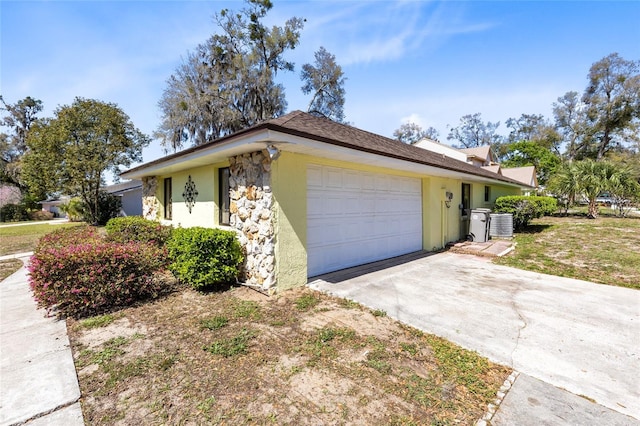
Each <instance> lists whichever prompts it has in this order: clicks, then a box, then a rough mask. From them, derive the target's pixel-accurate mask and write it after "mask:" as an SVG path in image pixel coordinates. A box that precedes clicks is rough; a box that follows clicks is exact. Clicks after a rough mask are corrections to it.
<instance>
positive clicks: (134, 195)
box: [103, 180, 142, 216]
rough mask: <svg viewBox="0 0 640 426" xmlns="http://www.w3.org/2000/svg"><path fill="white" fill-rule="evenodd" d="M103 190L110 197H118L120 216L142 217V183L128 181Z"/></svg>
mask: <svg viewBox="0 0 640 426" xmlns="http://www.w3.org/2000/svg"><path fill="white" fill-rule="evenodd" d="M103 189H104V190H105V191H107V192H108V193H109V194H111V195H115V196H117V197H120V199H121V201H122V209H121V210H120V216H142V181H140V180H130V181H127V182H120V183H115V184H113V185H108V186H105V187H104V188H103Z"/></svg>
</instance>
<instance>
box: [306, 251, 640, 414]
mask: <svg viewBox="0 0 640 426" xmlns="http://www.w3.org/2000/svg"><path fill="white" fill-rule="evenodd" d="M309 286H310V287H312V288H315V289H318V290H320V291H325V292H328V293H331V294H334V295H336V296H339V297H344V298H348V299H352V300H355V301H357V302H360V303H362V304H363V305H365V306H368V307H370V308H373V309H381V310H384V311H386V312H387V314H388V315H389V316H391V317H393V318H395V319H398V320H400V321H402V322H404V323H406V324H409V325H412V326H414V327H416V328H418V329H421V330H424V331H426V332H428V333H432V334H436V335H439V336H442V337H444V338H446V339H448V340H450V341H452V342H454V343H457V344H458V345H460V346H462V347H465V348H468V349H471V350H475V351H477V352H478V353H480V354H481V355H484V356H486V357H487V358H489V359H491V360H493V361H495V362H498V363H500V364H503V365H508V366H510V367H512V368H513V369H515V370H517V371H519V372H521V374H520V375H519V376H518V378H517V379H516V380H515V382H514V384H513V386H512V387H511V388H510V390H509V391H508V392H507V395H506V396H505V397H504V400H502V403H501V405H500V406H499V408H498V409H497V412H496V414H495V416H494V418H492V419H491V424H492V425H505V426H506V425H515V424H523V425H530V424H531V425H533V424H535V425H545V424H548V425H577V424H580V425H640V421H638V419H640V381H639V380H638V377H639V374H640V291H638V290H632V289H628V288H621V287H614V286H607V285H601V284H594V283H590V282H586V281H579V280H573V279H569V278H561V277H555V276H550V275H544V274H538V273H533V272H529V271H522V270H518V269H514V268H508V267H504V266H499V265H495V264H493V263H491V262H490V261H489V260H487V259H486V258H480V257H477V256H471V255H461V254H452V253H440V254H426V253H422V254H420V253H418V254H414V255H409V256H408V257H403V258H400V259H396V260H395V261H386V262H383V263H378V264H371V265H364V266H362V267H358V268H352V269H351V270H345V271H338V272H336V273H333V274H327V275H324V276H322V277H318V278H317V279H315V280H313V281H312V282H310V283H309ZM592 401H595V402H592Z"/></svg>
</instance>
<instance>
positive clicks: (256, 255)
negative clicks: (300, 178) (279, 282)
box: [229, 151, 276, 293]
mask: <svg viewBox="0 0 640 426" xmlns="http://www.w3.org/2000/svg"><path fill="white" fill-rule="evenodd" d="M229 192H230V198H231V200H230V205H229V211H230V214H231V218H230V224H231V227H233V228H234V229H236V230H237V231H238V233H239V239H240V243H241V244H242V246H243V247H244V248H245V253H246V260H245V277H244V279H245V283H246V284H248V285H251V286H256V287H258V288H260V289H261V290H263V291H266V292H269V293H271V292H273V291H274V290H275V285H276V277H275V256H274V245H275V234H274V226H273V211H272V207H273V194H272V192H271V159H270V157H269V155H268V153H267V152H266V151H257V152H253V153H249V154H242V155H238V156H235V157H231V158H229Z"/></svg>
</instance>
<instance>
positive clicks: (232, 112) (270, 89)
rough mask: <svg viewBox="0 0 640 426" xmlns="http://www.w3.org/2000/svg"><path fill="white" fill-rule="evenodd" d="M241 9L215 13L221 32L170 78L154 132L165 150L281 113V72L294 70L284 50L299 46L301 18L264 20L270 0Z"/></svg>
mask: <svg viewBox="0 0 640 426" xmlns="http://www.w3.org/2000/svg"><path fill="white" fill-rule="evenodd" d="M245 3H246V8H244V9H243V10H241V11H240V12H234V11H230V10H228V9H223V10H222V11H220V12H219V13H218V14H216V15H215V21H216V23H217V26H218V29H219V32H218V33H217V34H214V35H213V36H211V37H210V38H209V39H208V40H207V41H206V42H204V43H202V44H200V45H198V47H197V48H196V49H195V51H194V52H192V53H190V54H189V55H188V57H187V59H186V61H185V62H184V63H183V64H182V65H180V66H179V67H178V69H177V70H176V72H175V73H174V74H173V75H172V76H171V77H170V78H169V80H168V82H167V88H166V89H165V91H164V93H163V95H162V98H161V99H160V101H159V107H160V109H161V111H162V123H161V124H160V126H159V128H158V130H157V132H156V133H155V134H154V136H156V137H157V138H159V139H160V140H161V143H162V145H163V146H164V148H165V151H167V152H168V151H171V150H173V151H176V150H178V149H180V148H182V146H183V145H184V144H185V143H186V142H190V143H191V144H193V145H200V144H203V143H207V142H210V141H213V140H215V139H217V138H219V137H221V136H225V135H228V134H230V133H233V132H235V131H238V130H241V129H243V128H246V127H249V126H252V125H254V124H257V123H259V122H261V121H264V120H267V119H270V118H274V117H277V116H280V115H282V114H284V112H285V109H286V106H287V104H286V100H285V94H284V87H283V86H282V85H281V84H279V83H277V82H276V76H277V74H278V73H279V72H283V71H293V68H294V65H293V63H291V62H289V61H286V60H285V59H284V53H285V52H286V51H288V50H291V49H294V48H295V47H296V46H297V45H298V41H299V38H300V31H301V30H302V27H303V20H302V19H300V18H295V17H294V18H291V19H289V20H287V21H286V23H285V24H284V26H277V25H274V26H273V27H271V28H269V27H267V26H266V24H265V23H264V20H265V17H266V16H267V13H268V11H269V10H270V9H271V8H272V7H273V4H272V3H271V1H270V0H246V1H245Z"/></svg>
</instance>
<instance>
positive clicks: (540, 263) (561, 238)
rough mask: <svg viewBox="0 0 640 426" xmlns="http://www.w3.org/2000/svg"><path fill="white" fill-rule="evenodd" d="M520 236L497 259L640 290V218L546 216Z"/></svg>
mask: <svg viewBox="0 0 640 426" xmlns="http://www.w3.org/2000/svg"><path fill="white" fill-rule="evenodd" d="M515 241H516V242H517V246H516V250H515V251H514V252H512V253H511V254H509V255H507V256H505V257H502V258H500V259H498V260H496V263H499V264H502V265H508V266H513V267H516V268H520V269H527V270H530V271H536V272H543V273H546V274H551V275H559V276H563V277H571V278H578V279H582V280H587V281H592V282H596V283H602V284H609V285H616V286H622V287H630V288H637V289H640V249H639V247H640V218H616V217H610V216H602V217H599V218H598V219H586V218H585V217H580V216H569V217H544V218H540V219H536V220H534V221H533V222H532V223H531V225H530V226H529V228H528V229H527V230H526V232H523V233H516V235H515Z"/></svg>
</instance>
